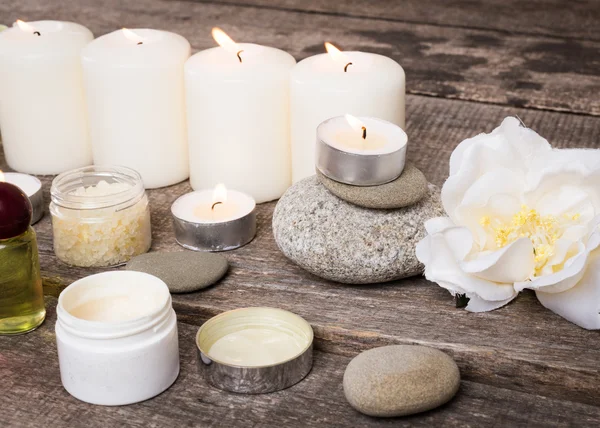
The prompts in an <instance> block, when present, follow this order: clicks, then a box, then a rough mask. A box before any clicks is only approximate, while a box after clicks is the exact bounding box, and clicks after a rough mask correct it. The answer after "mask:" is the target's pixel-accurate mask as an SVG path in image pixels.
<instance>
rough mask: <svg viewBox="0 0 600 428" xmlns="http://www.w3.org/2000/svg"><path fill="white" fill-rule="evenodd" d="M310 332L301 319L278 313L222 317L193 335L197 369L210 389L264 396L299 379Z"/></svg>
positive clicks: (305, 368) (307, 360) (306, 364)
mask: <svg viewBox="0 0 600 428" xmlns="http://www.w3.org/2000/svg"><path fill="white" fill-rule="evenodd" d="M313 338H314V334H313V330H312V328H311V326H310V324H308V323H307V322H306V321H305V320H304V319H303V318H301V317H299V316H298V315H296V314H293V313H291V312H288V311H285V310H283V309H277V308H267V307H254V308H242V309H236V310H232V311H228V312H224V313H222V314H220V315H217V316H216V317H213V318H211V319H210V320H208V321H207V322H206V323H204V325H202V327H200V329H199V330H198V334H197V336H196V345H197V347H198V358H199V361H198V363H199V366H200V369H201V371H203V372H204V376H205V378H206V380H207V381H208V382H209V383H210V384H211V385H213V386H215V387H217V388H219V389H224V390H228V391H233V392H242V393H265V392H272V391H277V390H280V389H284V388H287V387H289V386H291V385H293V384H295V383H297V382H299V381H300V380H302V379H303V378H304V377H305V376H306V375H307V374H308V372H309V371H310V369H311V367H312V344H313Z"/></svg>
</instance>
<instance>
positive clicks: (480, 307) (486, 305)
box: [465, 291, 519, 312]
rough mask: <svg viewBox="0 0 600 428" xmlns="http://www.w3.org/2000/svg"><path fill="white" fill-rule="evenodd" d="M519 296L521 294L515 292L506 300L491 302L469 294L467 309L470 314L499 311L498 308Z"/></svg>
mask: <svg viewBox="0 0 600 428" xmlns="http://www.w3.org/2000/svg"><path fill="white" fill-rule="evenodd" d="M518 295H519V293H517V292H516V291H515V293H514V294H513V295H512V296H511V297H509V298H508V299H506V300H497V301H489V300H483V299H480V298H479V297H478V296H477V295H475V294H471V293H467V297H468V298H469V303H468V304H467V306H466V308H465V309H466V310H467V311H469V312H488V311H493V310H494V309H498V308H500V307H502V306H504V305H506V304H507V303H509V302H510V301H511V300H513V299H514V298H515V297H517V296H518Z"/></svg>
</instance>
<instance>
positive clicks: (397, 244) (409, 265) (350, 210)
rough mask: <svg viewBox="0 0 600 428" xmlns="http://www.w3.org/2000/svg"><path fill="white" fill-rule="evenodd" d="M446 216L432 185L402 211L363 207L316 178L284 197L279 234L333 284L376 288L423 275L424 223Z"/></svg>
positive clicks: (290, 250)
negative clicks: (418, 245) (418, 255)
mask: <svg viewBox="0 0 600 428" xmlns="http://www.w3.org/2000/svg"><path fill="white" fill-rule="evenodd" d="M442 215H444V211H443V209H442V206H441V202H440V195H439V190H438V188H437V187H436V186H434V185H432V184H430V185H429V189H428V194H427V196H425V198H423V199H422V200H421V201H419V202H418V203H416V204H414V205H411V206H409V207H405V208H400V209H396V210H375V209H368V208H362V207H359V206H356V205H353V204H350V203H348V202H345V201H343V200H342V199H340V198H338V197H337V196H334V195H332V194H331V193H330V192H329V191H328V190H327V189H326V188H325V187H324V186H323V185H322V184H321V183H320V182H319V180H318V179H317V177H316V176H312V177H309V178H306V179H304V180H302V181H300V182H298V183H296V184H294V185H293V186H292V187H290V188H289V189H288V190H287V192H286V193H285V194H284V195H283V196H282V198H281V199H280V200H279V202H278V203H277V206H276V207H275V212H274V213H273V234H274V236H275V241H276V242H277V245H278V246H279V248H280V249H281V251H282V252H283V254H285V255H286V256H287V257H288V258H289V259H291V260H292V261H294V262H295V263H297V264H298V265H299V266H301V267H302V268H304V269H306V270H307V271H309V272H311V273H313V274H315V275H317V276H320V277H322V278H325V279H329V280H332V281H337V282H343V283H347V284H370V283H377V282H385V281H391V280H394V279H400V278H405V277H408V276H413V275H417V274H420V273H421V272H422V270H423V266H422V265H421V264H420V263H419V261H418V260H417V258H416V256H415V245H416V243H417V242H419V240H421V239H422V238H423V237H424V236H425V234H426V233H425V227H424V225H423V223H424V222H425V220H428V219H430V218H432V217H438V216H442Z"/></svg>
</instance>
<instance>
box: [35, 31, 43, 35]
mask: <svg viewBox="0 0 600 428" xmlns="http://www.w3.org/2000/svg"><path fill="white" fill-rule="evenodd" d="M33 34H35V35H36V36H41V35H42V33H40V32H39V31H34V32H33Z"/></svg>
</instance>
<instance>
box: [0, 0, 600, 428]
mask: <svg viewBox="0 0 600 428" xmlns="http://www.w3.org/2000/svg"><path fill="white" fill-rule="evenodd" d="M17 18H20V19H24V20H30V21H31V20H38V19H61V20H70V21H74V22H78V23H81V24H83V25H85V26H87V27H89V28H90V29H91V30H92V31H93V32H94V34H95V35H96V36H99V35H102V34H104V33H107V32H110V31H113V30H116V29H119V28H122V27H129V28H136V27H137V28H143V27H148V28H157V29H164V30H169V31H173V32H176V33H179V34H181V35H183V36H184V37H186V38H187V39H188V40H189V41H190V43H191V44H192V46H193V48H194V50H201V49H205V48H208V47H212V46H214V41H213V40H212V39H211V37H210V29H211V28H212V27H213V26H220V27H221V28H223V29H224V30H225V31H227V32H228V33H229V34H230V35H231V36H232V37H233V38H234V40H238V41H246V42H256V43H260V44H266V45H270V46H275V47H278V48H281V49H284V50H287V51H288V52H290V53H291V54H292V55H294V56H295V57H296V59H298V60H300V59H302V58H305V57H307V56H310V55H313V54H316V53H320V52H323V42H324V41H331V42H332V43H334V44H336V45H337V46H339V47H340V48H342V49H346V50H362V51H367V52H377V53H381V54H384V55H388V56H390V57H392V58H394V59H395V60H397V61H398V62H399V63H400V64H401V65H402V66H403V67H404V69H405V71H406V75H407V91H408V94H409V95H408V96H407V106H406V111H407V129H406V131H407V133H408V135H409V141H410V144H409V158H410V159H411V160H412V161H413V162H414V163H415V164H416V165H417V167H419V168H420V169H421V170H422V171H423V172H424V173H425V175H426V176H427V177H428V179H429V180H430V181H431V182H433V183H435V184H438V185H441V184H442V183H443V181H444V179H445V177H446V176H447V174H448V159H449V156H450V153H451V152H452V150H453V149H454V147H455V146H456V145H457V144H458V143H459V142H460V141H461V140H463V139H464V138H467V137H470V136H473V135H475V134H477V133H479V132H483V131H486V132H489V131H490V130H492V129H493V128H494V127H496V126H497V125H498V124H499V123H500V122H501V120H502V119H503V118H504V117H505V116H507V115H518V116H519V117H520V118H521V119H522V120H523V121H524V122H525V123H526V124H527V125H528V126H529V127H531V128H533V129H535V130H537V131H538V132H539V133H540V134H541V135H543V136H545V137H546V138H548V140H549V141H550V142H551V143H552V144H554V145H555V146H557V147H600V117H599V116H600V97H599V94H600V49H599V48H600V2H598V1H593V0H589V1H571V2H564V1H560V0H530V1H527V2H525V1H519V0H488V1H477V0H448V1H441V0H440V1H435V0H403V1H391V0H385V1H369V0H361V1H359V0H344V1H339V2H333V1H327V0H304V1H301V0H271V1H269V0H248V1H242V0H237V1H236V0H222V1H197V0H189V1H181V0H136V1H130V2H127V1H122V0H121V1H117V0H107V1H102V2H100V1H98V0H82V1H79V2H70V1H66V0H62V1H61V0H19V1H7V0H4V1H3V2H0V22H4V23H7V24H8V23H10V22H12V21H14V20H15V19H17ZM1 163H2V164H3V165H4V168H2V169H7V167H6V165H5V164H4V161H3V160H2V162H1ZM42 180H43V182H44V186H45V190H46V202H49V196H48V190H49V185H50V182H51V180H52V177H44V178H42ZM189 190H190V188H189V185H188V184H187V183H182V184H179V185H176V186H172V187H169V188H166V189H161V190H155V191H150V192H149V196H150V200H151V207H152V221H153V229H154V230H153V239H154V241H153V247H152V250H153V251H179V250H180V248H178V247H177V245H176V244H175V240H174V237H173V231H172V226H171V219H170V216H169V207H170V205H171V203H172V202H173V201H174V200H175V199H176V198H177V197H178V196H180V195H181V194H183V193H185V192H187V191H189ZM274 205H275V204H274V203H269V204H263V205H261V206H260V207H259V210H258V212H259V216H258V219H259V228H258V234H257V237H256V239H255V240H254V241H253V242H252V243H251V244H249V245H248V246H246V247H244V248H241V249H239V250H236V251H233V252H229V253H226V254H225V256H226V257H227V258H228V260H229V261H230V264H231V269H230V272H229V274H228V275H227V277H226V278H225V279H224V280H223V281H222V282H221V283H219V284H218V285H217V286H214V287H212V288H210V289H207V290H205V291H203V292H199V293H193V294H187V295H175V296H174V298H173V300H174V306H175V310H176V312H177V315H178V318H179V320H180V324H179V328H180V348H181V362H182V371H181V375H180V377H179V379H178V381H177V382H176V383H175V385H174V386H173V387H172V388H171V389H169V390H168V391H167V392H166V393H164V394H162V395H161V396H159V397H157V398H155V399H153V400H149V401H147V402H144V403H140V404H135V405H131V406H126V407H112V408H106V407H99V406H91V405H87V404H84V403H81V402H79V401H77V400H76V399H74V398H73V397H71V396H69V395H68V394H67V393H66V392H65V391H64V390H63V388H62V386H61V384H60V378H59V372H58V362H57V357H56V348H55V343H54V333H53V328H54V322H55V311H54V308H55V305H56V298H55V297H52V296H57V295H58V293H59V292H60V290H61V289H63V288H64V287H65V286H67V285H68V284H70V283H71V282H72V281H73V280H75V279H78V278H81V277H82V276H85V275H89V274H90V273H94V272H96V271H98V270H94V269H77V268H70V267H68V266H66V265H64V264H62V263H61V262H59V261H58V260H57V259H56V258H55V256H54V254H53V251H52V235H51V225H50V218H49V215H46V216H45V218H44V219H43V220H42V221H41V222H40V223H38V224H37V225H36V226H35V229H36V231H37V232H38V240H39V245H40V255H41V263H42V270H43V276H44V286H45V291H46V294H48V298H47V305H48V319H47V320H46V322H45V323H44V325H43V326H42V327H41V328H40V329H38V330H37V331H35V332H33V333H30V334H28V335H25V336H19V337H0V379H1V383H0V387H1V389H0V421H1V422H0V425H3V426H17V427H20V426H23V427H25V426H27V427H29V426H52V427H59V426H86V427H105V426H135V427H138V426H139V427H152V426H157V427H159V426H161V427H162V426H223V425H230V426H282V425H285V426H299V427H306V426H377V425H397V426H413V425H414V426H432V425H435V426H438V425H444V426H511V427H513V426H599V425H600V369H599V363H600V333H599V332H598V331H585V330H583V329H581V328H579V327H577V326H575V325H573V324H570V323H569V322H567V321H565V320H564V319H562V318H560V317H559V316H557V315H554V314H553V313H552V312H550V311H548V310H546V309H544V308H543V307H542V306H541V305H540V304H539V303H538V302H537V300H536V299H535V296H534V295H533V294H532V293H529V292H525V293H523V294H522V295H521V296H520V297H519V298H518V299H517V300H516V301H515V302H513V303H511V304H509V305H508V306H506V307H504V308H502V309H500V310H497V311H494V312H491V313H484V314H471V313H467V312H465V311H462V310H457V309H455V308H454V307H453V304H452V300H451V298H450V295H449V294H448V293H447V292H446V291H445V290H443V289H441V288H439V287H437V286H436V285H434V284H431V283H429V282H427V281H426V280H424V279H423V278H420V277H416V278H411V279H408V280H403V281H397V282H391V283H387V284H382V285H372V286H344V285H340V284H335V283H331V282H327V281H324V280H321V279H319V278H317V277H315V276H312V275H310V274H308V273H306V272H305V271H303V270H301V269H300V268H298V267H296V266H295V265H293V264H292V263H291V262H289V261H288V260H287V259H285V257H284V256H283V255H282V254H281V253H280V252H279V251H278V249H277V246H276V244H275V242H274V240H273V237H272V232H271V225H270V224H271V214H272V211H273V208H274ZM252 305H269V306H276V307H281V308H284V309H288V310H291V311H293V312H295V313H297V314H299V315H301V316H303V317H304V318H306V319H307V320H308V321H309V322H310V323H311V324H312V325H313V327H314V329H315V334H316V347H317V352H316V354H315V364H314V368H313V371H312V372H311V374H310V375H309V376H308V377H307V379H306V380H305V381H303V382H301V383H300V384H298V385H296V386H294V387H292V388H290V389H288V390H286V391H281V392H278V393H273V394H267V395H259V396H247V395H235V394H229V393H225V392H222V391H218V390H215V389H213V388H211V387H209V386H208V385H206V383H205V382H204V381H203V379H202V378H200V377H199V375H198V374H197V373H196V370H195V354H194V346H195V345H194V341H193V336H194V333H195V331H196V330H197V328H198V326H199V325H201V324H202V323H203V322H204V321H205V320H206V319H208V318H210V317H211V316H213V315H215V314H217V313H220V312H222V311H224V310H229V309H233V308H237V307H244V306H252ZM387 344H424V345H429V346H433V347H436V348H439V349H442V350H444V351H446V352H448V353H449V354H450V355H452V356H453V357H454V358H455V359H456V361H457V363H458V364H459V367H460V369H461V374H462V378H463V381H462V383H461V389H460V391H459V393H458V395H457V396H456V397H455V399H454V400H453V401H451V402H450V403H448V404H447V405H445V406H443V407H441V408H439V409H436V410H433V411H430V412H426V413H423V414H420V415H415V416H411V417H407V418H399V419H389V420H382V419H374V418H370V417H366V416H363V415H361V414H359V413H357V412H355V411H354V410H352V408H350V406H349V405H348V404H347V403H346V401H345V399H344V396H343V391H342V386H341V379H342V376H343V372H344V369H345V366H346V364H347V363H348V362H349V361H350V359H351V357H353V356H354V355H356V354H357V353H358V352H360V351H362V350H365V349H369V348H372V347H375V346H381V345H387Z"/></svg>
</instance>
